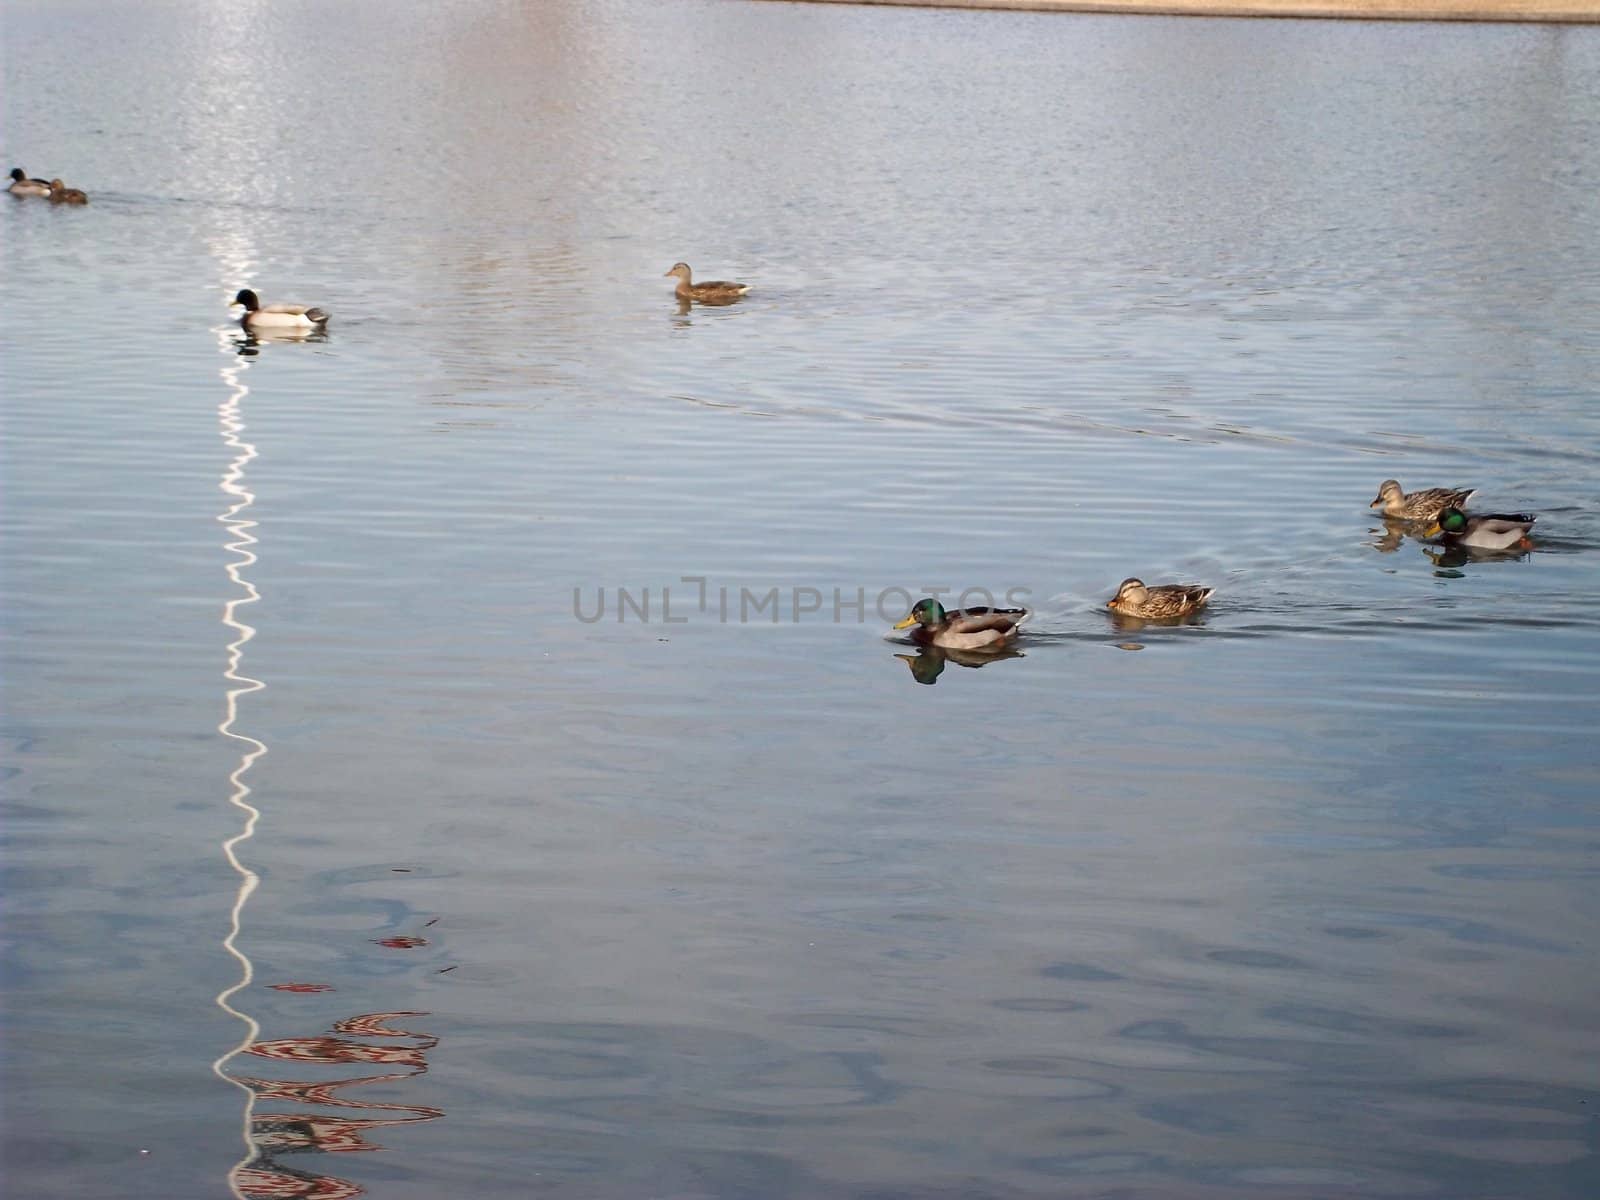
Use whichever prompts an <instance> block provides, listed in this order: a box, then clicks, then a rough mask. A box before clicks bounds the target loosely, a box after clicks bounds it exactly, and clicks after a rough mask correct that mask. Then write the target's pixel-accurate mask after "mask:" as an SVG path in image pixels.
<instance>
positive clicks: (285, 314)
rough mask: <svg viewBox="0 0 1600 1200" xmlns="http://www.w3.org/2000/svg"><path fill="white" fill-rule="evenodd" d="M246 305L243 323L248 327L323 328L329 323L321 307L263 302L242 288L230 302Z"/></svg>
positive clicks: (229, 305) (230, 306) (230, 305)
mask: <svg viewBox="0 0 1600 1200" xmlns="http://www.w3.org/2000/svg"><path fill="white" fill-rule="evenodd" d="M235 304H242V305H244V319H243V324H244V327H245V328H246V329H321V328H322V327H323V326H324V325H326V324H327V323H328V314H327V313H325V312H323V311H322V310H321V309H320V308H307V307H306V306H305V305H304V304H262V303H261V300H260V298H259V297H258V296H257V295H256V294H255V293H254V292H252V291H251V290H250V289H249V288H244V289H242V290H241V291H240V292H239V294H238V295H237V296H235V297H234V298H233V299H232V300H231V301H229V303H228V307H229V308H232V307H233V306H234V305H235Z"/></svg>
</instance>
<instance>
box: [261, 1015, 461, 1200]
mask: <svg viewBox="0 0 1600 1200" xmlns="http://www.w3.org/2000/svg"><path fill="white" fill-rule="evenodd" d="M427 1015H428V1014H427V1013H421V1012H410V1011H403V1012H376V1013H359V1014H357V1015H356V1016H353V1017H346V1018H345V1019H344V1020H342V1021H338V1022H336V1023H335V1024H334V1025H333V1026H332V1027H331V1029H330V1031H329V1032H328V1033H326V1034H319V1035H317V1036H315V1037H303V1038H273V1039H265V1040H262V1041H257V1042H254V1043H252V1044H251V1045H250V1046H249V1047H247V1048H246V1051H245V1052H246V1053H247V1054H253V1055H255V1056H256V1057H257V1058H266V1059H272V1060H275V1061H278V1062H294V1063H307V1064H310V1063H324V1064H325V1063H336V1064H343V1063H363V1064H365V1063H379V1064H383V1065H386V1066H401V1067H409V1068H411V1069H410V1070H408V1071H394V1072H390V1073H387V1074H383V1075H356V1076H350V1077H347V1078H343V1079H325V1080H295V1079H248V1078H240V1079H239V1082H240V1083H242V1084H243V1085H244V1086H246V1087H248V1088H249V1089H250V1090H251V1091H253V1092H254V1093H255V1094H256V1097H257V1099H258V1100H264V1101H265V1100H270V1101H276V1102H278V1103H279V1104H286V1103H287V1104H296V1105H304V1106H305V1111H280V1112H260V1113H256V1114H254V1115H253V1116H252V1118H251V1122H250V1131H251V1140H252V1141H253V1142H254V1143H255V1147H256V1156H255V1158H253V1159H252V1160H251V1162H250V1163H249V1164H248V1165H247V1166H244V1167H240V1168H239V1169H237V1170H236V1171H234V1172H233V1184H234V1187H235V1188H236V1189H237V1191H238V1193H239V1195H240V1196H242V1197H244V1198H245V1200H348V1198H349V1197H353V1196H359V1195H361V1194H362V1193H363V1192H364V1191H365V1189H364V1188H363V1187H362V1186H361V1185H360V1184H358V1183H354V1182H352V1181H350V1180H348V1179H339V1178H336V1177H334V1176H332V1175H322V1174H318V1173H316V1172H313V1171H304V1170H297V1169H295V1168H293V1167H288V1166H285V1165H283V1164H282V1163H280V1162H277V1161H275V1159H276V1157H277V1156H281V1155H294V1154H308V1153H327V1154H348V1153H353V1152H362V1151H371V1150H381V1149H383V1147H382V1146H381V1145H379V1144H377V1143H376V1142H373V1141H369V1140H368V1138H369V1135H370V1134H371V1133H372V1132H373V1131H374V1130H377V1129H381V1128H383V1127H384V1126H390V1125H414V1124H417V1123H419V1122H422V1121H433V1120H437V1119H438V1118H439V1117H442V1116H443V1115H444V1113H443V1111H442V1110H440V1109H437V1108H433V1107H431V1106H428V1105H422V1104H389V1103H377V1102H371V1101H365V1100H361V1099H357V1098H352V1097H350V1096H348V1095H342V1094H341V1093H342V1092H343V1091H344V1090H345V1089H348V1088H355V1087H361V1086H364V1085H367V1084H374V1083H396V1082H399V1081H401V1080H405V1079H411V1078H413V1077H414V1076H417V1075H421V1074H423V1073H424V1072H426V1071H427V1069H428V1058H427V1056H428V1051H430V1050H432V1049H433V1048H434V1047H435V1046H437V1045H438V1044H439V1039H438V1038H436V1037H434V1036H432V1035H431V1034H427V1033H418V1032H415V1031H413V1030H407V1029H399V1028H393V1027H392V1025H393V1023H394V1022H397V1021H399V1020H401V1019H402V1018H410V1017H425V1016H427ZM336 1035H343V1036H336ZM357 1038H382V1039H386V1044H384V1043H380V1044H373V1043H371V1042H363V1041H357V1040H356V1039H357ZM400 1038H404V1039H406V1040H407V1041H408V1042H409V1043H410V1044H408V1045H395V1044H394V1039H400ZM314 1107H321V1108H343V1109H352V1108H355V1109H367V1110H377V1111H380V1112H382V1113H383V1114H384V1115H382V1116H373V1117H347V1116H335V1115H332V1114H329V1113H321V1112H316V1111H313V1108H314Z"/></svg>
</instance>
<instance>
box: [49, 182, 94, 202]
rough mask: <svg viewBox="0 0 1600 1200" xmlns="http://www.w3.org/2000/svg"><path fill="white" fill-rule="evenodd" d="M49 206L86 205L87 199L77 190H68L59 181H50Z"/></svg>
mask: <svg viewBox="0 0 1600 1200" xmlns="http://www.w3.org/2000/svg"><path fill="white" fill-rule="evenodd" d="M50 203H51V204H87V203H89V197H88V196H87V195H85V194H84V193H83V192H80V191H79V190H78V189H77V188H69V187H68V186H67V185H66V184H64V183H62V182H61V180H59V179H52V180H51V181H50Z"/></svg>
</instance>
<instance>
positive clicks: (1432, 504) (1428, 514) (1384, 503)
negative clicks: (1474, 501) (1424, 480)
mask: <svg viewBox="0 0 1600 1200" xmlns="http://www.w3.org/2000/svg"><path fill="white" fill-rule="evenodd" d="M1477 490H1478V489H1477V488H1424V489H1423V490H1422V491H1420V492H1402V491H1401V490H1400V483H1399V481H1398V480H1394V479H1385V480H1384V481H1383V482H1382V483H1380V484H1379V485H1378V498H1377V499H1376V500H1374V501H1373V502H1372V503H1371V504H1369V505H1367V507H1368V508H1381V509H1382V510H1383V515H1384V516H1386V517H1394V518H1395V519H1396V520H1400V521H1434V520H1437V519H1438V517H1439V514H1440V513H1442V512H1443V511H1444V510H1445V509H1447V508H1460V507H1461V506H1462V505H1463V504H1465V503H1466V502H1467V501H1468V500H1470V499H1471V498H1472V496H1473V494H1474V493H1475V492H1476V491H1477Z"/></svg>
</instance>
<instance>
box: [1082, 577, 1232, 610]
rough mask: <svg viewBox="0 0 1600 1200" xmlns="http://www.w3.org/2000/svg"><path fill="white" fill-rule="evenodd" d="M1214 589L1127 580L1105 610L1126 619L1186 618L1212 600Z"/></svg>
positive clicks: (1122, 583) (1120, 585)
mask: <svg viewBox="0 0 1600 1200" xmlns="http://www.w3.org/2000/svg"><path fill="white" fill-rule="evenodd" d="M1213 590H1214V589H1212V588H1208V587H1201V586H1200V585H1199V584H1198V583H1162V584H1158V585H1156V586H1155V587H1146V586H1145V583H1144V581H1143V580H1142V579H1124V580H1123V581H1122V582H1121V583H1119V584H1118V585H1117V594H1116V595H1115V596H1113V597H1111V599H1109V600H1107V601H1106V607H1107V608H1109V609H1112V610H1114V611H1115V612H1117V613H1120V614H1121V615H1123V616H1127V617H1142V618H1144V619H1145V620H1160V619H1161V618H1163V617H1186V616H1188V615H1189V614H1190V613H1192V612H1195V611H1196V610H1198V609H1199V608H1200V606H1201V605H1203V604H1204V603H1205V602H1206V601H1207V600H1209V599H1211V593H1212V591H1213Z"/></svg>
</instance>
